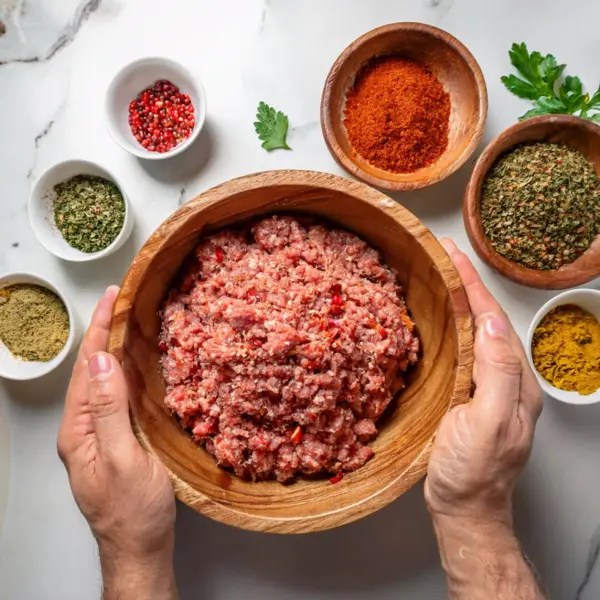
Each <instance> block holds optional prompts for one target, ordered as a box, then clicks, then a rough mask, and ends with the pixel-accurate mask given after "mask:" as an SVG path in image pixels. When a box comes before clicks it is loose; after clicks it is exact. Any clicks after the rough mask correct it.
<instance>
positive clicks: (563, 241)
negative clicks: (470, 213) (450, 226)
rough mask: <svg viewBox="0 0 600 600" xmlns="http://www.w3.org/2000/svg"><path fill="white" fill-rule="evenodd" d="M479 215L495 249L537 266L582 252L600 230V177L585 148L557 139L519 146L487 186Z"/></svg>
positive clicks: (549, 265) (554, 265) (496, 168)
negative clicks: (568, 144) (560, 143)
mask: <svg viewBox="0 0 600 600" xmlns="http://www.w3.org/2000/svg"><path fill="white" fill-rule="evenodd" d="M481 220H482V224H483V228H484V231H485V234H486V236H487V237H488V238H489V240H490V242H491V243H492V246H493V247H494V249H495V250H496V251H497V252H498V253H499V254H501V255H502V256H504V257H505V258H507V259H509V260H512V261H514V262H516V263H519V264H521V265H523V266H525V267H528V268H531V269H539V270H552V269H558V268H560V267H562V266H563V265H565V264H568V263H571V262H573V261H574V260H576V259H577V258H579V256H581V255H582V254H583V253H584V252H585V251H586V250H587V249H588V248H589V247H590V245H591V243H592V242H593V241H594V239H595V238H596V236H598V235H599V234H600V180H599V178H598V176H597V175H596V172H595V170H594V166H593V165H592V164H591V163H590V162H589V161H588V160H587V159H586V158H585V156H584V155H583V154H581V152H579V151H578V150H574V149H572V148H568V147H566V146H562V145H559V144H542V143H539V144H532V145H529V146H521V147H520V148H517V149H516V150H514V151H512V152H510V153H509V154H507V155H506V156H504V157H503V158H501V159H500V160H499V161H498V162H497V163H496V165H495V166H494V167H493V169H492V170H491V172H490V175H489V176H488V178H487V179H486V181H485V183H484V186H483V197H482V201H481Z"/></svg>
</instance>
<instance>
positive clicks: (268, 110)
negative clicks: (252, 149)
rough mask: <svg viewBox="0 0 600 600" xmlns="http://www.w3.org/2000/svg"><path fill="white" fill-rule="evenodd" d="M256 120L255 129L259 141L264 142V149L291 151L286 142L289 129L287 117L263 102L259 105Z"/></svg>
mask: <svg viewBox="0 0 600 600" xmlns="http://www.w3.org/2000/svg"><path fill="white" fill-rule="evenodd" d="M256 119H257V120H256V122H255V123H254V128H255V129H256V133H258V139H259V140H262V142H263V144H262V147H263V148H264V149H265V150H269V151H270V150H275V149H276V148H283V149H284V150H291V148H290V147H289V146H288V145H287V143H286V141H285V138H286V135H287V130H288V127H289V120H288V118H287V116H286V115H284V114H283V113H282V112H281V111H277V110H276V109H274V108H272V107H270V106H269V105H268V104H265V103H264V102H261V103H260V104H259V105H258V112H257V113H256Z"/></svg>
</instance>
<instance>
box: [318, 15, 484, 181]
mask: <svg viewBox="0 0 600 600" xmlns="http://www.w3.org/2000/svg"><path fill="white" fill-rule="evenodd" d="M391 54H397V55H400V56H404V57H406V58H408V59H410V60H413V61H415V62H417V63H420V64H423V65H425V66H427V67H428V68H429V69H430V70H431V72H432V73H433V74H434V75H435V76H436V77H437V78H438V80H439V81H440V82H441V83H442V85H443V86H444V88H445V89H446V91H447V92H448V93H449V94H450V102H451V105H452V106H451V115H450V133H449V139H448V147H447V149H446V151H445V152H444V154H442V156H440V158H439V159H438V160H437V161H436V162H435V163H433V164H431V165H429V166H428V167H425V168H423V169H419V170H418V171H415V172H413V173H403V174H399V173H391V172H389V171H385V170H383V169H379V168H377V167H375V166H374V165H372V164H371V163H369V162H368V161H367V160H365V159H364V158H362V157H361V156H360V155H359V154H358V153H357V152H356V151H355V150H354V149H353V148H352V146H351V145H350V142H349V140H348V135H347V133H346V127H345V125H344V107H345V103H346V96H347V94H348V91H349V90H350V89H351V87H352V85H353V84H354V81H355V79H356V76H357V74H358V73H359V72H360V71H361V69H362V68H363V67H364V66H365V65H367V64H368V63H369V61H371V60H373V59H374V58H377V57H380V56H387V55H391ZM487 109H488V98H487V88H486V85H485V79H484V77H483V73H482V71H481V68H480V67H479V64H478V63H477V61H476V60H475V58H474V57H473V55H472V54H471V53H470V52H469V50H468V49H467V48H466V47H465V46H464V45H463V44H462V43H461V42H459V41H458V40H457V39H456V38H455V37H453V36H452V35H450V34H449V33H447V32H446V31H443V30H442V29H438V28H437V27H432V26H431V25H425V24H423V23H393V24H390V25H385V26H384V27H379V28H378V29H374V30H373V31H369V32H368V33H365V34H364V35H363V36H361V37H360V38H358V39H357V40H356V41H354V42H352V44H350V46H348V48H346V49H345V50H344V51H343V52H342V54H341V55H340V57H339V58H338V59H337V60H336V62H335V63H334V65H333V67H332V68H331V71H330V72H329V75H328V77H327V80H326V82H325V87H324V89H323V96H322V99H321V127H322V130H323V136H324V137H325V142H326V143H327V147H328V148H329V151H330V152H331V154H332V155H333V157H334V158H335V159H336V161H337V162H338V163H339V164H340V166H342V167H343V168H344V169H346V171H348V172H349V173H350V174H352V175H354V176H355V177H356V178H358V179H361V180H362V181H365V182H366V183H370V184H371V185H374V186H377V187H380V188H384V189H387V190H392V191H403V190H414V189H419V188H424V187H427V186H429V185H432V184H434V183H438V182H440V181H442V180H443V179H445V178H446V177H448V176H449V175H451V174H452V173H454V172H455V171H456V170H457V169H458V168H459V167H460V166H461V165H463V164H464V163H465V161H466V160H467V159H468V158H469V156H471V154H472V153H473V151H474V150H475V148H476V147H477V145H478V144H479V142H480V140H481V137H482V135H483V131H484V128H485V121H486V118H487Z"/></svg>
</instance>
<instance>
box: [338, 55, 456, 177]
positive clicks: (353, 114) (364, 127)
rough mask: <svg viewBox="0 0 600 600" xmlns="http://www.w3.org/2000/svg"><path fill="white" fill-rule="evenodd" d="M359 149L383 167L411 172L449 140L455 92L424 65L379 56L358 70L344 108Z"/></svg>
mask: <svg viewBox="0 0 600 600" xmlns="http://www.w3.org/2000/svg"><path fill="white" fill-rule="evenodd" d="M344 115H345V121H344V124H345V125H346V131H347V133H348V139H349V141H350V144H351V145H352V147H353V148H354V150H355V151H356V152H357V153H358V154H360V156H362V157H363V158H364V159H365V160H368V161H369V162H370V163H371V164H373V165H374V166H376V167H379V168H380V169H384V170H386V171H391V172H393V173H411V172H413V171H417V170H418V169H422V168H423V167H426V166H428V165H430V164H432V163H433V162H435V161H436V160H437V159H438V158H439V157H440V156H441V155H442V154H443V153H444V151H445V150H446V147H447V146H448V131H449V127H450V96H449V94H448V92H446V91H445V90H444V88H443V86H442V84H441V83H440V82H439V81H438V80H437V79H436V77H435V76H434V75H433V74H432V73H431V72H430V71H429V70H428V69H427V68H426V67H424V66H422V65H420V64H417V63H415V62H413V61H410V60H407V59H405V58H401V57H399V56H387V57H384V58H379V59H376V60H374V61H372V62H371V63H370V64H368V65H367V66H366V67H365V69H364V70H363V71H362V72H361V73H360V74H359V75H358V77H357V78H356V81H355V83H354V86H353V88H352V89H351V90H350V92H349V93H348V96H347V99H346V108H345V110H344Z"/></svg>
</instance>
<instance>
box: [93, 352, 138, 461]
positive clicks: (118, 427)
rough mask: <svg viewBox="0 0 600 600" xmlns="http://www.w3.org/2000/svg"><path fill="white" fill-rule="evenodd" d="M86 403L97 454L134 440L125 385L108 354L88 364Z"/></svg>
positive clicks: (117, 366)
mask: <svg viewBox="0 0 600 600" xmlns="http://www.w3.org/2000/svg"><path fill="white" fill-rule="evenodd" d="M88 376H89V380H88V400H89V406H90V413H91V416H92V421H93V424H94V432H95V434H96V441H97V444H98V448H99V452H100V453H103V452H111V451H114V450H115V449H117V448H119V447H123V444H124V443H126V442H129V441H130V440H131V438H132V437H133V430H132V429H131V421H130V420H129V401H128V399H127V382H126V381H125V376H124V375H123V371H122V369H121V365H120V364H119V363H118V361H117V359H116V358H115V357H114V356H112V355H111V354H108V353H107V352H98V353H96V354H94V355H93V356H92V357H91V358H90V360H89V362H88Z"/></svg>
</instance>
